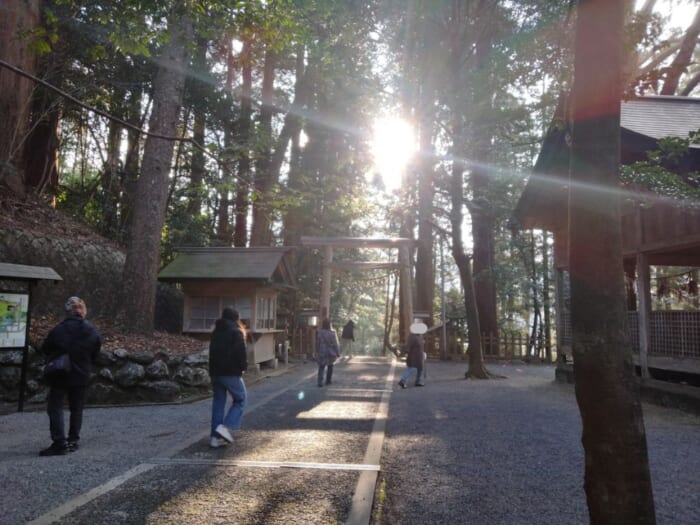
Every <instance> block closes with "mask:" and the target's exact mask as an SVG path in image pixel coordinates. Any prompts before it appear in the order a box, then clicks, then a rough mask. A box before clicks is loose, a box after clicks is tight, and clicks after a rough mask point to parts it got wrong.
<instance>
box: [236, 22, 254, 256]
mask: <svg viewBox="0 0 700 525" xmlns="http://www.w3.org/2000/svg"><path fill="white" fill-rule="evenodd" d="M246 35H247V34H246ZM251 48H252V44H251V41H250V37H249V36H244V39H243V49H242V50H241V77H242V78H241V80H242V85H241V116H240V119H239V121H238V126H237V127H238V133H237V139H238V143H239V145H240V149H241V152H240V155H239V158H238V185H237V187H236V198H235V204H234V215H235V224H234V227H233V228H234V229H233V245H234V246H238V247H242V246H245V245H246V244H247V242H248V207H249V204H250V203H249V199H250V184H249V182H250V180H251V177H252V173H251V162H250V139H251V137H250V135H251V130H252V128H253V126H252V116H253V98H252V97H253V64H252V62H251V53H252V51H251Z"/></svg>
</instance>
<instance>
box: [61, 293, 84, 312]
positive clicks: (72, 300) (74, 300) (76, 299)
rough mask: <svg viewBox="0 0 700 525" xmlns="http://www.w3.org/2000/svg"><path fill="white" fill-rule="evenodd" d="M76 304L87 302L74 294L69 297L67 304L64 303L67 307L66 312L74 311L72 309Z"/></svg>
mask: <svg viewBox="0 0 700 525" xmlns="http://www.w3.org/2000/svg"><path fill="white" fill-rule="evenodd" d="M74 304H82V305H84V304H85V301H83V300H82V299H81V298H80V297H77V296H75V295H74V296H72V297H69V298H68V299H67V300H66V304H65V305H64V307H65V309H66V312H70V311H72V310H73V305H74Z"/></svg>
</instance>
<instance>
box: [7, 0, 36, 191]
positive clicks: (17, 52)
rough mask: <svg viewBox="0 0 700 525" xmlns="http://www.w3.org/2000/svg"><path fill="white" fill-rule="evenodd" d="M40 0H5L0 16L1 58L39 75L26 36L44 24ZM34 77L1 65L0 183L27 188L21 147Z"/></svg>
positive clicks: (28, 116)
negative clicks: (31, 77) (25, 186)
mask: <svg viewBox="0 0 700 525" xmlns="http://www.w3.org/2000/svg"><path fill="white" fill-rule="evenodd" d="M41 8H42V2H41V1H40V0H25V1H20V0H3V2H2V8H1V9H0V11H1V12H2V16H0V59H2V60H4V61H5V62H7V63H9V64H10V65H13V66H16V67H18V68H21V69H22V70H23V71H26V72H27V73H29V74H36V70H37V59H36V56H35V55H34V54H33V53H32V52H31V51H29V46H28V45H27V42H26V39H28V38H29V35H30V33H31V31H33V30H34V29H36V28H37V27H38V26H39V25H40V23H41ZM33 89H34V84H33V82H32V81H31V80H29V79H27V78H24V77H21V76H19V75H18V74H16V73H14V72H13V71H10V70H9V69H5V68H3V67H2V66H0V122H2V125H0V183H4V184H5V185H7V186H8V187H10V188H12V189H13V190H14V191H16V192H19V193H22V192H23V191H24V188H23V181H24V173H23V170H24V166H23V165H22V146H23V143H24V140H25V138H26V134H27V131H28V129H29V118H30V111H31V100H32V90H33Z"/></svg>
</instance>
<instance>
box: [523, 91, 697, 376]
mask: <svg viewBox="0 0 700 525" xmlns="http://www.w3.org/2000/svg"><path fill="white" fill-rule="evenodd" d="M565 114H566V111H565V109H564V108H563V105H562V106H560V108H559V109H558V115H557V116H556V117H555V121H554V122H553V124H552V125H551V126H550V129H549V131H548V133H547V135H546V137H545V140H544V143H543V145H542V149H541V151H540V154H539V157H538V159H537V162H536V164H535V166H534V169H533V173H532V176H531V177H530V180H529V181H528V183H527V185H526V187H525V190H524V191H523V194H522V196H521V197H520V200H519V202H518V204H517V207H516V210H515V218H516V220H517V221H518V223H519V227H520V228H523V229H529V228H537V229H543V230H547V231H551V232H553V235H554V266H555V270H556V280H555V283H556V299H557V300H556V324H557V331H556V332H557V349H558V355H559V359H558V367H562V366H567V365H566V363H565V362H564V361H565V360H566V359H563V357H564V356H566V357H570V356H571V329H570V316H569V308H568V297H569V295H568V294H569V287H568V272H567V269H568V220H567V219H568V191H569V190H568V183H569V177H568V166H569V152H570V149H569V144H570V136H569V134H568V130H567V126H566V122H565V119H564V118H562V115H565ZM557 117H559V118H557ZM620 126H621V129H620V136H621V161H622V163H623V164H632V163H634V162H637V161H643V160H646V159H647V151H653V150H656V149H658V144H659V140H660V139H662V138H664V137H682V138H687V137H688V134H689V132H691V131H695V130H698V129H700V99H698V98H690V97H666V96H652V97H641V98H638V99H634V100H629V101H625V102H622V103H621V124H620ZM669 169H670V170H673V171H674V172H675V173H677V174H678V175H680V176H681V177H684V176H686V175H687V174H688V173H689V172H693V171H695V172H700V144H692V145H691V146H690V148H689V152H688V153H686V154H685V155H683V157H682V158H680V160H679V162H678V163H677V164H676V165H674V166H673V167H672V168H671V167H670V166H669ZM690 184H697V181H696V182H692V181H691V182H690ZM621 221H622V238H623V263H624V269H625V274H626V283H627V296H628V310H629V313H628V315H629V328H630V339H631V342H632V349H633V352H634V356H635V359H636V360H637V363H638V365H639V367H640V370H641V374H642V376H643V377H649V376H650V372H649V370H650V369H655V370H663V371H672V372H680V373H691V374H700V309H698V308H697V307H696V308H694V309H684V310H674V309H663V310H654V309H652V292H653V291H656V292H657V294H658V293H659V291H658V289H654V290H653V289H652V287H651V280H650V267H651V266H676V267H684V268H688V267H690V268H695V269H697V268H700V203H690V204H688V203H682V202H680V201H672V200H671V199H661V198H659V197H658V196H657V195H655V194H653V193H651V192H648V191H644V190H642V191H637V192H631V191H629V192H626V193H625V194H624V196H623V197H622V198H621ZM688 293H691V294H692V293H694V294H695V295H697V284H695V288H694V290H693V286H692V281H691V282H690V283H689V290H688ZM696 304H697V302H696ZM569 361H570V360H569Z"/></svg>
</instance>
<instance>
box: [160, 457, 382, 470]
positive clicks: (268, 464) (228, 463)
mask: <svg viewBox="0 0 700 525" xmlns="http://www.w3.org/2000/svg"><path fill="white" fill-rule="evenodd" d="M149 463H153V464H156V465H211V466H215V467H260V468H302V469H318V470H348V471H358V470H359V471H365V470H368V471H378V470H379V465H365V464H362V463H317V462H308V461H254V460H245V459H188V458H156V459H153V460H151V461H150V462H149Z"/></svg>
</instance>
